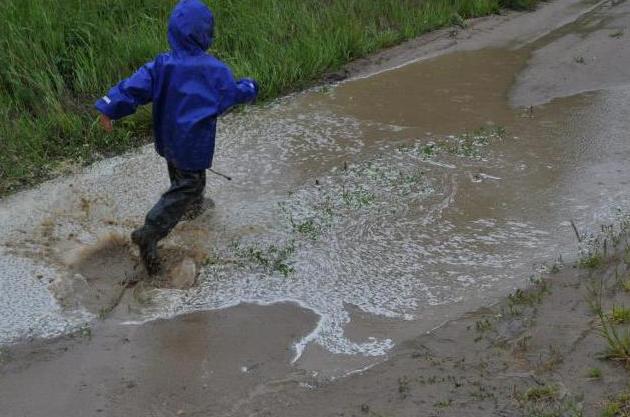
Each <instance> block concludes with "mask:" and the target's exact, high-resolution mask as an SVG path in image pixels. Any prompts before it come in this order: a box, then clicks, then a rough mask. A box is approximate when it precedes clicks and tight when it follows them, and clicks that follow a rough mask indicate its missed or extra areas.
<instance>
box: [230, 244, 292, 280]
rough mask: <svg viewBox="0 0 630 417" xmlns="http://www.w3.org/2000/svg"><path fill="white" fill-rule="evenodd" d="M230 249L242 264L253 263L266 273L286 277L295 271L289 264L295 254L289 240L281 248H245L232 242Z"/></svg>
mask: <svg viewBox="0 0 630 417" xmlns="http://www.w3.org/2000/svg"><path fill="white" fill-rule="evenodd" d="M231 246H232V249H233V250H234V252H235V253H236V255H237V257H239V258H240V259H241V260H242V261H243V262H242V263H253V264H254V265H256V266H258V267H260V268H262V269H263V270H264V271H266V272H268V273H274V272H278V273H280V274H282V275H284V276H285V277H288V276H289V275H291V274H292V273H293V272H295V269H294V268H293V267H292V266H291V265H290V264H289V258H290V257H291V256H293V255H294V254H295V250H296V247H295V242H294V241H293V240H290V241H288V242H286V243H285V244H283V245H282V246H277V245H268V246H246V247H243V246H242V245H241V244H240V242H233V243H232V245H231Z"/></svg>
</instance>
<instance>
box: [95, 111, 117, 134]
mask: <svg viewBox="0 0 630 417" xmlns="http://www.w3.org/2000/svg"><path fill="white" fill-rule="evenodd" d="M98 121H99V122H100V124H101V126H102V127H103V129H104V130H105V132H107V133H112V131H113V130H114V127H113V126H112V119H110V118H109V117H108V116H106V115H104V114H102V113H101V115H100V117H99V118H98Z"/></svg>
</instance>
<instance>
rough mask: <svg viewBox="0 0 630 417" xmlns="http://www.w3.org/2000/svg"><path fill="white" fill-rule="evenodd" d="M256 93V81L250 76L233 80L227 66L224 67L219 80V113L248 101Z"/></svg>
mask: <svg viewBox="0 0 630 417" xmlns="http://www.w3.org/2000/svg"><path fill="white" fill-rule="evenodd" d="M257 95H258V83H256V81H255V80H253V79H251V78H243V79H240V80H238V81H237V80H235V79H234V76H233V75H232V73H231V72H230V70H229V68H227V67H225V68H224V71H223V73H222V76H221V78H220V80H219V103H218V104H219V108H218V114H219V115H221V114H223V113H225V112H226V111H228V110H229V109H230V108H231V107H233V106H236V105H237V104H243V103H250V102H252V101H254V100H255V99H256V96H257Z"/></svg>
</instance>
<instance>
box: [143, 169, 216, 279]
mask: <svg viewBox="0 0 630 417" xmlns="http://www.w3.org/2000/svg"><path fill="white" fill-rule="evenodd" d="M168 172H169V177H170V179H171V187H170V188H169V189H168V190H167V191H166V192H165V193H164V194H163V195H162V197H161V198H160V200H159V201H158V202H157V203H156V204H155V206H153V208H152V209H151V210H150V211H149V213H148V214H147V216H146V219H145V223H144V226H143V227H142V228H140V229H138V230H136V231H135V232H134V233H133V234H132V239H133V241H134V242H135V243H136V244H137V245H138V246H140V252H141V255H142V258H143V261H144V263H145V265H146V266H147V270H148V271H149V273H155V272H157V269H159V261H158V258H157V242H158V241H159V240H161V239H163V238H165V237H166V236H167V235H168V234H169V232H170V231H171V230H172V229H173V228H174V227H175V226H176V225H177V223H178V222H179V221H180V219H181V218H182V216H183V215H184V213H185V212H186V210H187V209H188V207H189V206H190V204H191V203H193V202H194V201H197V200H198V199H199V198H203V191H204V188H205V185H206V172H205V171H182V170H179V169H177V168H175V167H174V166H173V165H171V164H170V163H169V165H168Z"/></svg>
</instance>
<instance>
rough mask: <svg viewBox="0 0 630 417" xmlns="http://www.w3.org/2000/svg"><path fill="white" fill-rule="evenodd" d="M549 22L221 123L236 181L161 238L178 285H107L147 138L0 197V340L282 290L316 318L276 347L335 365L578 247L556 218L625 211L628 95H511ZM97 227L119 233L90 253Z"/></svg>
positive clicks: (471, 305)
mask: <svg viewBox="0 0 630 417" xmlns="http://www.w3.org/2000/svg"><path fill="white" fill-rule="evenodd" d="M602 24H603V23H602ZM593 30H596V28H595V29H593ZM565 32H566V33H555V34H552V35H553V36H551V35H550V36H547V37H545V38H542V39H539V40H538V41H537V42H536V43H535V44H533V45H529V46H527V47H524V48H520V49H517V50H511V49H508V48H507V47H506V48H502V49H498V48H495V49H481V50H477V51H460V52H454V53H451V54H447V55H443V56H439V57H435V58H432V59H428V60H424V61H420V62H416V63H413V64H410V65H407V66H404V67H400V68H397V69H395V70H391V71H385V72H382V73H380V74H376V75H374V76H371V77H366V78H362V79H356V80H350V81H347V82H344V83H342V84H340V85H337V86H327V87H321V88H317V89H314V90H312V91H309V92H306V93H302V94H298V95H295V96H291V97H288V98H285V99H282V100H279V101H277V102H275V103H273V104H271V105H269V106H265V107H262V108H254V109H248V110H246V111H245V112H243V114H240V115H237V116H230V117H228V118H226V119H224V120H223V122H222V125H221V131H220V138H221V139H220V144H219V149H218V152H217V156H218V157H217V160H216V166H215V168H216V169H217V170H219V171H222V172H225V173H227V174H229V175H231V176H232V177H233V178H234V181H233V182H231V183H227V182H225V181H223V180H222V179H220V178H218V177H216V178H215V177H213V178H211V179H210V181H209V187H208V191H207V194H208V196H211V197H212V198H213V200H214V201H215V203H216V206H215V207H213V208H211V209H209V210H208V211H207V212H206V213H204V214H203V215H202V216H201V217H199V218H198V219H196V220H194V221H190V222H184V223H182V224H181V225H179V226H178V227H177V228H176V229H175V231H174V233H173V234H172V235H171V236H170V237H169V238H168V239H166V240H165V241H164V243H163V248H162V250H163V253H164V254H165V256H166V259H169V261H168V262H171V264H172V265H174V267H173V268H172V269H169V270H170V271H171V275H172V276H171V279H174V280H177V279H182V278H181V277H182V276H183V277H184V278H183V281H184V282H185V283H187V284H186V285H165V286H161V287H159V286H158V287H152V288H141V289H140V291H139V292H138V290H136V291H128V292H125V291H122V293H123V294H122V295H118V294H119V290H120V289H121V288H122V285H121V282H123V281H124V280H126V279H128V278H129V277H130V276H133V277H135V278H133V280H137V278H138V277H139V276H137V274H140V273H139V272H137V270H138V268H137V267H138V265H137V255H136V254H135V253H134V251H133V248H130V247H129V246H128V243H127V240H126V236H127V235H128V233H129V232H130V231H131V230H132V229H133V227H135V226H137V225H139V224H140V223H141V222H142V218H143V215H144V212H145V211H146V210H147V209H148V208H149V207H150V206H151V204H152V203H153V202H154V200H155V199H156V198H157V197H158V196H159V194H160V192H161V191H162V190H163V189H164V188H165V186H166V177H167V176H166V174H165V166H164V164H163V162H162V161H160V160H159V159H158V158H157V157H155V156H154V155H153V151H152V149H150V148H145V149H143V150H141V151H139V152H138V153H136V154H133V155H131V156H125V157H119V158H114V159H112V160H108V161H104V162H102V163H99V164H96V165H95V166H94V167H92V168H91V169H89V170H88V171H87V172H85V173H83V174H80V175H77V176H75V177H72V178H63V179H60V180H57V181H55V182H53V183H49V184H45V185H44V186H42V187H40V188H39V189H37V190H34V191H31V192H27V193H23V194H20V195H17V196H14V197H12V198H10V199H7V200H6V201H5V202H3V203H2V207H0V214H1V217H2V221H1V223H2V224H3V227H7V233H6V237H5V239H4V247H5V251H4V254H2V255H1V256H0V269H2V270H3V271H4V272H3V274H4V276H3V278H2V279H0V286H1V288H2V291H0V301H2V302H1V303H0V314H1V315H2V316H4V317H8V318H7V319H6V320H3V321H2V322H1V324H0V339H2V340H3V341H12V340H18V339H20V338H22V337H24V336H28V335H32V336H47V335H52V334H58V333H61V332H64V331H66V330H67V329H69V328H72V327H73V326H77V325H82V324H83V323H84V322H85V321H86V320H93V319H94V317H96V316H99V312H101V313H102V309H103V308H106V306H108V305H110V304H111V300H112V297H113V300H114V301H119V300H118V299H117V298H116V297H121V298H120V299H121V300H123V303H122V304H120V303H116V306H117V307H116V308H113V309H112V310H111V311H108V314H107V319H109V320H113V321H116V322H120V323H127V324H131V323H142V322H145V321H147V320H151V319H155V318H160V317H161V318H164V317H172V316H174V315H178V314H183V313H187V312H193V311H199V310H217V309H224V308H227V307H232V306H237V305H239V304H241V303H253V304H261V305H270V304H275V303H281V302H286V301H290V302H293V303H295V304H297V305H298V306H300V308H301V309H302V310H304V311H305V312H307V313H308V314H312V313H315V314H316V316H317V317H318V322H317V323H316V324H312V323H311V324H309V326H310V331H309V333H308V334H307V335H306V336H304V337H301V338H299V339H298V340H295V341H294V342H292V343H293V346H292V350H291V352H292V354H291V360H292V361H293V362H295V363H297V364H298V365H299V366H300V367H302V368H303V369H306V370H310V371H315V372H319V373H321V374H323V375H327V376H338V375H342V374H344V373H347V372H349V371H353V370H357V369H363V368H365V367H367V366H370V365H371V364H374V363H375V362H376V361H380V360H382V359H383V357H385V355H387V353H388V352H390V351H391V349H392V348H394V346H396V344H397V343H400V342H401V341H403V340H405V339H407V338H409V337H410V336H411V335H417V334H418V333H420V332H423V331H427V330H430V329H432V328H434V327H435V326H437V325H439V324H441V323H443V322H444V321H445V320H447V319H449V318H454V317H456V316H458V315H460V314H461V313H463V312H466V311H471V310H472V309H475V308H478V307H479V306H481V305H484V304H488V303H492V302H493V300H495V299H496V298H497V297H498V296H500V295H502V294H505V293H506V292H508V291H510V290H512V289H513V288H515V287H518V286H522V285H523V284H524V283H526V282H527V280H528V278H529V277H530V276H531V275H532V274H533V273H534V271H535V270H537V269H538V268H544V267H545V265H547V266H550V265H552V264H554V263H555V262H562V260H568V259H571V258H572V257H573V256H574V255H575V244H574V241H575V236H574V231H573V229H572V227H571V225H570V221H571V220H573V221H575V224H577V225H578V227H579V228H580V229H581V230H583V231H584V232H586V231H588V230H589V228H590V227H592V226H593V225H596V224H599V223H601V222H605V221H609V220H610V219H612V218H613V217H614V216H615V213H616V211H617V210H619V209H624V208H627V207H628V205H629V204H628V203H629V201H628V198H627V193H626V190H627V183H626V179H627V178H630V176H629V174H630V167H628V164H627V163H626V161H627V160H628V157H629V156H630V155H629V153H630V152H629V148H628V147H627V144H626V142H627V138H626V132H627V131H628V128H629V127H630V126H628V123H630V122H628V121H629V120H630V118H629V117H628V110H627V106H626V105H625V103H626V102H627V98H628V95H629V94H630V88H628V87H622V86H617V88H615V89H614V90H605V91H599V92H596V93H585V94H581V95H572V96H570V97H567V98H561V99H555V100H552V101H550V102H548V103H546V104H541V105H537V106H534V107H530V106H529V105H524V106H523V107H512V106H511V105H510V100H511V99H514V97H515V95H519V94H522V93H520V92H519V91H521V90H519V89H520V88H522V87H521V85H522V84H520V83H524V82H526V81H527V80H525V81H523V80H520V79H519V74H522V73H523V72H522V71H523V70H524V69H525V68H527V64H528V62H529V60H530V59H531V57H532V54H535V53H536V51H539V50H542V49H543V48H545V47H546V45H549V44H553V43H554V42H558V40H561V39H564V37H565V36H573V35H572V32H571V31H565ZM571 65H582V64H579V63H577V62H573V64H571ZM578 68H582V67H578ZM550 71H553V69H552V70H550ZM515 83H516V84H515ZM108 233H116V234H117V235H118V236H122V237H121V238H119V239H120V240H118V241H117V242H118V243H117V244H116V245H114V246H113V247H112V246H107V247H106V249H103V247H102V246H98V245H99V239H101V238H102V236H104V235H106V234H108ZM68 242H71V244H69V243H68ZM110 243H111V242H110ZM70 246H71V247H70ZM94 247H100V249H101V250H100V251H98V252H94V249H93V248H94ZM77 248H83V249H81V250H83V251H84V252H83V257H82V258H80V260H79V261H76V260H75V262H74V263H72V262H71V263H70V264H63V263H62V262H61V261H60V260H61V259H65V258H66V257H67V256H66V255H67V254H68V253H74V251H76V250H77ZM86 248H87V249H86ZM90 248H92V249H90ZM95 253H96V255H95ZM95 268H96V270H95ZM191 270H192V271H193V272H192V273H191ZM69 271H70V272H69ZM191 275H192V276H194V277H193V279H192V281H193V282H194V285H193V283H192V282H191V280H190V279H186V278H185V277H190V276H191ZM77 276H79V277H82V278H77ZM90 277H92V279H90ZM94 277H96V278H94ZM51 286H52V287H51ZM173 287H179V288H184V289H178V288H173ZM51 288H52V292H53V293H55V294H57V300H55V299H54V298H53V297H52V296H51ZM60 288H61V289H60ZM81 288H82V289H81ZM112 288H114V289H115V290H116V291H115V290H112ZM59 293H62V294H63V296H59ZM138 294H139V295H138ZM124 297H126V298H124ZM134 297H136V298H134ZM138 297H139V298H140V300H141V301H139V300H138V299H137V298H138ZM103 299H106V300H107V302H103V301H102V300H103ZM59 300H61V302H59ZM64 300H66V301H68V300H69V301H68V302H64ZM119 304H120V306H119ZM5 309H11V310H12V311H15V312H16V313H15V314H12V315H8V314H5V313H7V311H8V310H6V311H5ZM110 313H111V314H110ZM307 313H305V314H307ZM101 315H102V314H101ZM309 317H310V316H309Z"/></svg>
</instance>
